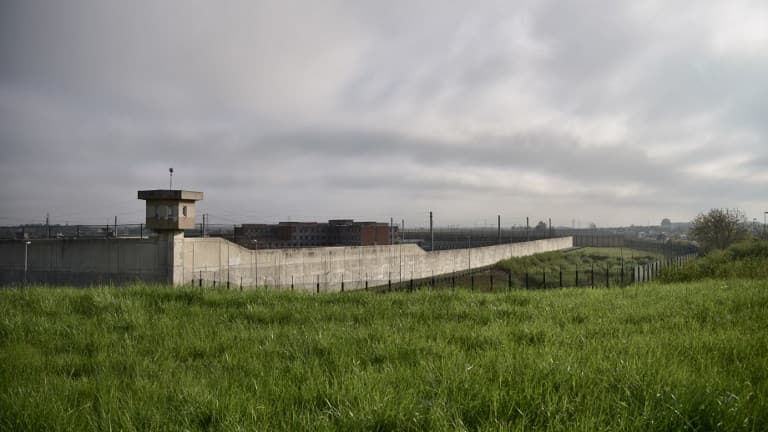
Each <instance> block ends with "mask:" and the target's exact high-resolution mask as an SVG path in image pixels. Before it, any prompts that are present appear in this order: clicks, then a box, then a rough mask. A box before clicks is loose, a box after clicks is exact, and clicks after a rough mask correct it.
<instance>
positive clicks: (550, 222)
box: [549, 218, 552, 238]
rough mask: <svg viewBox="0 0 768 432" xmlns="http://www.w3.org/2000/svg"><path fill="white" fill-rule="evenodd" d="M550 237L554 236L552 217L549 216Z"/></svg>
mask: <svg viewBox="0 0 768 432" xmlns="http://www.w3.org/2000/svg"><path fill="white" fill-rule="evenodd" d="M549 238H552V218H549Z"/></svg>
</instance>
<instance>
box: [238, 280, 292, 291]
mask: <svg viewBox="0 0 768 432" xmlns="http://www.w3.org/2000/svg"><path fill="white" fill-rule="evenodd" d="M291 277H293V276H291ZM242 290H243V277H242V276H240V291H242ZM291 291H293V284H291Z"/></svg>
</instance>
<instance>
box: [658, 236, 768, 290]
mask: <svg viewBox="0 0 768 432" xmlns="http://www.w3.org/2000/svg"><path fill="white" fill-rule="evenodd" d="M729 278H751V279H768V241H765V240H758V239H749V240H746V241H742V242H739V243H736V244H734V245H733V246H731V247H729V248H728V249H726V250H714V251H712V252H709V253H708V254H707V255H706V256H704V257H703V258H702V259H699V260H695V261H692V262H689V263H687V264H686V265H684V266H682V267H676V268H667V269H665V271H664V272H663V273H662V275H661V278H660V280H662V281H665V282H690V281H696V280H702V279H729Z"/></svg>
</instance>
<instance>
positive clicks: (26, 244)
mask: <svg viewBox="0 0 768 432" xmlns="http://www.w3.org/2000/svg"><path fill="white" fill-rule="evenodd" d="M30 243H32V242H31V241H29V240H27V241H25V242H24V287H25V288H26V287H27V269H28V268H29V265H28V263H29V261H28V257H29V253H28V252H29V251H28V249H29V245H30Z"/></svg>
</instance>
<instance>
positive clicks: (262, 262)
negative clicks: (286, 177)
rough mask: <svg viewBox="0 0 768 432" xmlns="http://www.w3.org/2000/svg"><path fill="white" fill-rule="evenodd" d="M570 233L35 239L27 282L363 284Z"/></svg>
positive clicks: (6, 247)
mask: <svg viewBox="0 0 768 432" xmlns="http://www.w3.org/2000/svg"><path fill="white" fill-rule="evenodd" d="M572 246H573V240H572V238H571V237H561V238H552V239H546V240H536V241H531V242H524V243H508V244H500V245H496V246H486V247H479V248H472V249H453V250H441V251H435V252H425V251H424V250H422V249H421V248H419V247H418V246H416V245H413V244H404V245H386V246H345V247H320V248H300V249H268V250H250V249H246V248H243V247H241V246H239V245H237V244H235V243H232V242H230V241H227V240H225V239H221V238H184V236H183V234H180V233H177V234H164V235H161V236H159V237H156V238H152V239H88V240H36V241H34V242H33V243H32V244H30V245H29V248H28V252H29V253H28V265H29V271H28V272H27V279H28V281H29V282H31V283H32V282H36V283H52V284H73V285H89V284H101V283H126V282H132V281H146V282H161V283H169V284H174V285H182V284H197V285H199V284H201V283H203V284H205V285H212V284H214V283H215V284H217V286H226V285H229V286H246V287H261V286H269V287H273V288H286V289H288V288H293V289H296V290H305V291H322V292H326V291H339V290H341V289H342V286H343V287H344V289H345V290H355V289H363V288H365V287H374V286H381V285H386V284H388V283H390V282H391V283H399V282H402V281H406V280H409V279H422V278H427V277H431V276H437V275H440V274H445V273H453V272H459V271H464V270H469V269H474V268H479V267H486V266H489V265H492V264H494V263H496V262H498V261H501V260H503V259H507V258H511V257H515V256H525V255H532V254H535V253H541V252H549V251H554V250H560V249H566V248H570V247H572ZM23 276H24V242H22V241H3V242H0V283H2V284H17V283H21V281H23Z"/></svg>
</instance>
